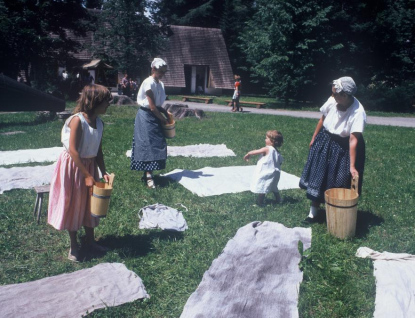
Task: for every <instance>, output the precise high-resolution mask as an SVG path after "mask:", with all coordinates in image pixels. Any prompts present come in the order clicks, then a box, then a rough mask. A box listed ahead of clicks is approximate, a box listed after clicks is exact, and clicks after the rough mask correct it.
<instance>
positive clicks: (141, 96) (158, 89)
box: [137, 76, 166, 108]
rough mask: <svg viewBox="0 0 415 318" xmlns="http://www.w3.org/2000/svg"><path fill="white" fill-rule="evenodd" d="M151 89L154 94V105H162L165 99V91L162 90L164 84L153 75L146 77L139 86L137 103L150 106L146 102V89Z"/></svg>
mask: <svg viewBox="0 0 415 318" xmlns="http://www.w3.org/2000/svg"><path fill="white" fill-rule="evenodd" d="M149 90H151V91H153V95H154V102H155V104H156V106H162V105H163V103H164V101H165V100H166V93H165V91H164V84H163V82H161V81H159V82H157V81H156V80H155V79H154V78H153V76H149V77H147V78H146V79H145V80H144V81H143V83H142V84H141V86H140V89H139V90H138V93H137V103H138V105H141V106H143V107H147V108H149V107H150V104H149V103H148V99H147V95H146V92H147V91H149Z"/></svg>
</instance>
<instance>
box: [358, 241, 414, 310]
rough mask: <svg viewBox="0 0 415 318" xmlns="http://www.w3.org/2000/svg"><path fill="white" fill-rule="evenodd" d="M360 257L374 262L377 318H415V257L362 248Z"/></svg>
mask: <svg viewBox="0 0 415 318" xmlns="http://www.w3.org/2000/svg"><path fill="white" fill-rule="evenodd" d="M356 256H357V257H361V258H370V259H372V260H374V263H373V274H374V276H375V278H376V299H375V312H374V314H373V317H374V318H390V317H415V255H412V254H406V253H390V252H383V253H380V252H377V251H374V250H372V249H370V248H368V247H359V248H358V250H357V252H356Z"/></svg>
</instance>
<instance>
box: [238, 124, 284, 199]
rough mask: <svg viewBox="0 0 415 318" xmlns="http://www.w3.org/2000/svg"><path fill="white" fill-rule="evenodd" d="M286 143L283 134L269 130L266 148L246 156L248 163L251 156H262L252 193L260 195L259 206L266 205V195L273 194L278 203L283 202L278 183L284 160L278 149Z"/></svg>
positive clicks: (253, 181)
mask: <svg viewBox="0 0 415 318" xmlns="http://www.w3.org/2000/svg"><path fill="white" fill-rule="evenodd" d="M283 142H284V139H283V136H282V134H281V133H280V132H279V131H277V130H268V131H267V133H266V137H265V147H263V148H261V149H258V150H251V151H250V152H248V153H247V154H246V155H245V156H244V160H246V161H248V160H249V157H250V156H253V155H262V157H261V158H260V159H259V160H258V163H257V166H256V169H255V173H254V177H253V180H252V183H251V191H252V192H253V193H258V198H257V205H259V206H261V205H263V204H264V199H265V195H266V194H267V193H268V192H273V193H274V196H275V200H276V202H277V203H279V202H280V201H281V198H280V194H279V192H278V181H279V180H280V173H281V164H282V162H283V158H282V156H281V154H280V153H279V151H278V150H277V149H276V148H278V147H281V146H282V143H283Z"/></svg>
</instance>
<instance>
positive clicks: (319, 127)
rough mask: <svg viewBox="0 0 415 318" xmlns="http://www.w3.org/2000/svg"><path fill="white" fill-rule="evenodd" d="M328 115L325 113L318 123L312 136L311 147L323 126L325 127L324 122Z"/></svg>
mask: <svg viewBox="0 0 415 318" xmlns="http://www.w3.org/2000/svg"><path fill="white" fill-rule="evenodd" d="M325 118H326V117H325V116H324V115H323V116H321V118H320V120H319V121H318V123H317V126H316V129H315V130H314V134H313V138H311V142H310V145H309V147H311V145H312V144H313V143H314V139H315V138H316V136H317V134H318V133H319V132H320V130H321V128H323V122H324V119H325Z"/></svg>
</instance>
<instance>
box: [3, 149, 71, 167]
mask: <svg viewBox="0 0 415 318" xmlns="http://www.w3.org/2000/svg"><path fill="white" fill-rule="evenodd" d="M63 149H64V148H63V147H52V148H40V149H20V150H12V151H0V165H2V166H5V165H14V164H22V163H29V162H55V161H57V160H58V157H59V155H60V154H61V152H62V151H63Z"/></svg>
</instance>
